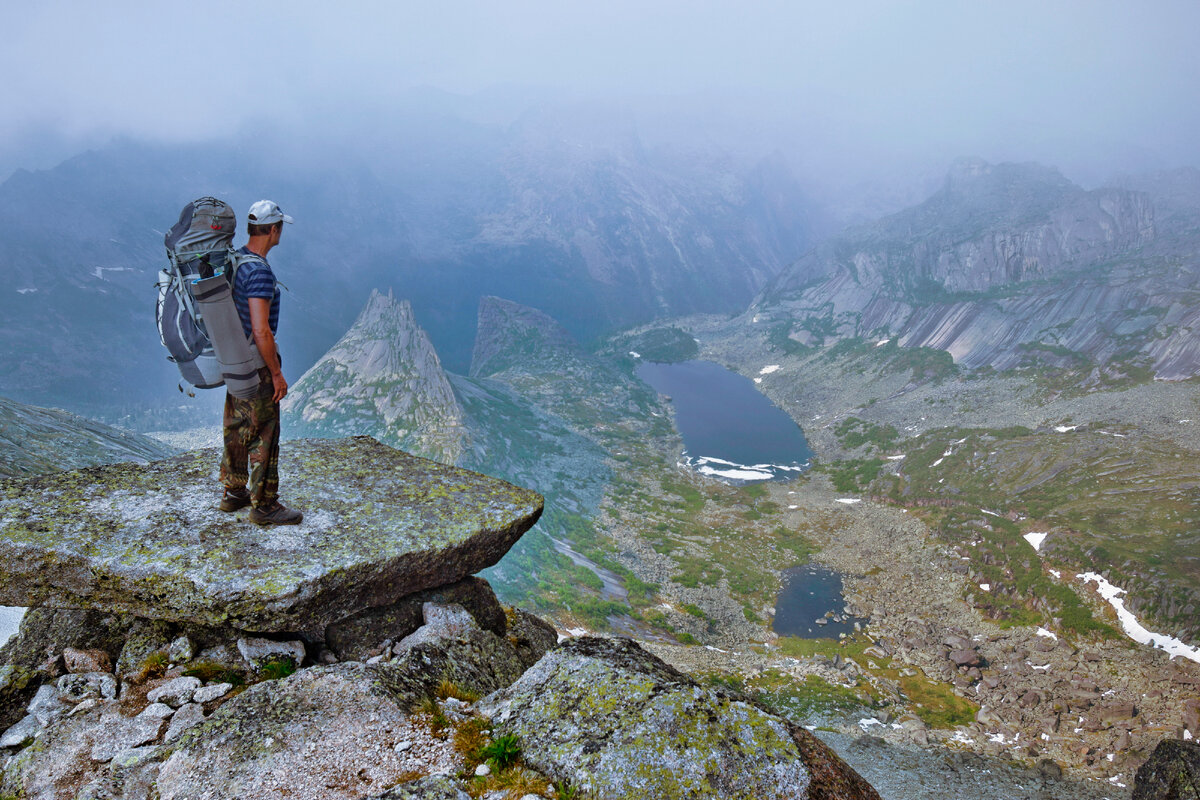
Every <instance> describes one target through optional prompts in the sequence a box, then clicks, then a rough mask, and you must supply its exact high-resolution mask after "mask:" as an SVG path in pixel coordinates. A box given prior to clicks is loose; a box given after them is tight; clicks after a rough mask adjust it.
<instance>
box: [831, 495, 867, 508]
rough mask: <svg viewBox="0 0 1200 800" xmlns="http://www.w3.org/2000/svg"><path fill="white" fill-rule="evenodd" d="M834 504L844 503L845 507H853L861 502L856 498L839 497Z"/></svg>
mask: <svg viewBox="0 0 1200 800" xmlns="http://www.w3.org/2000/svg"><path fill="white" fill-rule="evenodd" d="M834 502H835V503H845V504H846V505H848V506H852V505H854V504H855V503H861V502H862V499H861V498H858V497H839V498H838V499H837V500H835V501H834Z"/></svg>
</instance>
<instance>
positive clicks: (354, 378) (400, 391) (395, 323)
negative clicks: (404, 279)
mask: <svg viewBox="0 0 1200 800" xmlns="http://www.w3.org/2000/svg"><path fill="white" fill-rule="evenodd" d="M283 409H284V412H285V413H287V414H288V415H289V416H290V417H291V418H292V422H293V425H294V426H295V427H296V428H298V429H299V430H300V431H302V432H303V433H302V434H301V435H308V436H349V435H354V434H357V433H364V432H374V431H376V430H382V431H384V433H383V438H384V439H385V441H387V442H389V443H392V444H397V445H399V446H401V447H404V448H406V449H412V450H414V451H415V452H417V453H419V454H421V455H426V456H429V457H431V458H436V459H438V460H442V461H447V462H453V461H455V460H456V459H457V458H458V457H459V455H461V453H462V448H463V441H462V439H463V429H462V417H463V411H462V408H461V407H460V406H459V404H458V400H457V399H455V397H454V391H453V389H451V387H450V381H449V379H448V378H447V377H446V373H445V371H444V370H443V369H442V364H441V361H440V360H439V359H438V355H437V352H436V351H435V350H434V349H433V344H432V343H431V342H430V341H429V336H428V335H426V333H425V331H424V330H422V329H421V327H420V326H419V325H418V324H417V321H416V317H414V316H413V311H412V305H411V304H409V302H408V300H397V299H396V298H395V296H394V295H393V294H392V292H391V291H389V292H388V293H387V294H383V293H382V292H380V291H379V290H377V289H376V290H373V291H372V292H371V295H370V297H368V298H367V302H366V305H364V306H363V309H362V311H361V312H359V315H358V319H356V320H355V321H354V325H353V326H351V328H350V330H348V331H346V334H345V335H344V336H343V337H342V338H341V339H340V340H339V341H338V343H337V344H335V345H334V346H333V347H332V348H331V349H330V350H329V352H328V353H326V354H325V355H324V356H322V357H321V359H320V360H319V361H317V363H316V364H314V365H313V366H312V368H311V369H310V370H309V371H308V372H306V373H304V375H303V376H301V378H300V380H299V381H297V383H296V384H295V386H293V387H292V389H291V391H290V392H289V393H288V396H287V398H285V400H284V403H283Z"/></svg>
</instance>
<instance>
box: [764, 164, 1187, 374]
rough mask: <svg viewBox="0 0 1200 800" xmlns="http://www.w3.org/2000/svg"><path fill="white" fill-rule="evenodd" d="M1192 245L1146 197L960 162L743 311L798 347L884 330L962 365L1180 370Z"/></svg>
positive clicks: (1027, 168)
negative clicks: (937, 185) (925, 195)
mask: <svg viewBox="0 0 1200 800" xmlns="http://www.w3.org/2000/svg"><path fill="white" fill-rule="evenodd" d="M1179 194H1180V193H1179V192H1178V191H1177V192H1176V195H1179ZM1182 196H1183V197H1184V199H1185V201H1186V199H1187V198H1188V197H1189V195H1187V194H1186V193H1184V194H1183V195H1182ZM1198 196H1200V195H1198ZM1196 241H1197V237H1196V236H1194V235H1192V236H1191V238H1189V237H1188V236H1187V235H1183V234H1181V232H1180V230H1179V226H1178V225H1177V224H1175V223H1174V222H1173V223H1172V225H1171V226H1170V227H1169V230H1168V232H1167V233H1166V234H1164V233H1163V232H1162V231H1160V230H1159V228H1158V226H1157V225H1156V222H1155V201H1154V198H1153V196H1152V195H1150V194H1146V193H1143V192H1137V191H1131V190H1129V189H1123V188H1117V187H1107V188H1103V189H1098V190H1094V191H1084V190H1083V189H1081V188H1079V187H1077V186H1075V185H1073V184H1071V183H1070V182H1069V181H1067V180H1066V179H1065V178H1063V177H1062V176H1061V175H1060V174H1059V173H1058V172H1057V171H1055V170H1051V169H1049V168H1046V167H1041V166H1038V165H1027V164H1001V165H989V164H986V163H984V162H981V161H978V160H969V161H963V162H960V163H958V164H957V165H956V166H955V168H954V169H953V170H952V171H951V173H950V175H949V176H948V178H947V180H946V184H945V186H944V187H943V189H942V190H941V191H939V192H938V193H936V194H935V195H934V196H933V197H931V198H930V199H929V200H927V201H926V202H925V203H922V204H920V205H918V206H915V207H913V208H910V209H907V210H905V211H902V212H900V213H898V214H895V215H892V216H890V217H887V218H885V219H883V220H880V221H878V222H876V223H872V224H870V225H865V226H859V227H856V228H853V229H851V230H848V231H847V232H845V233H844V234H842V235H841V236H839V237H835V239H833V240H832V241H829V242H827V243H825V244H824V245H822V246H820V247H819V248H817V249H816V250H814V251H812V252H810V253H809V254H808V255H806V256H805V257H804V258H802V259H800V261H798V262H796V264H794V265H792V266H791V267H789V268H788V269H787V270H784V271H783V272H782V273H780V275H779V276H778V277H777V278H776V279H775V280H774V281H772V282H771V284H769V285H768V286H767V287H766V288H765V289H764V290H763V292H762V293H761V294H760V295H759V297H758V298H757V299H756V300H755V302H754V304H752V306H751V308H750V312H749V316H750V317H751V318H754V319H758V320H759V322H760V323H763V324H780V323H782V324H785V325H786V326H787V332H788V335H789V336H791V338H792V339H794V340H795V341H797V342H799V343H800V344H802V345H819V344H825V343H831V342H833V341H836V340H839V339H845V338H854V337H858V338H864V339H872V340H883V339H893V338H894V339H896V340H897V341H898V342H899V344H901V345H902V346H905V347H930V348H935V349H938V350H944V351H946V352H948V353H950V354H951V355H952V356H953V358H954V360H955V362H957V363H958V364H960V365H962V366H965V367H968V368H981V367H991V368H994V369H998V370H1005V369H1011V368H1014V367H1019V366H1023V365H1030V364H1034V363H1049V364H1052V365H1056V366H1073V367H1077V368H1078V367H1082V368H1088V367H1089V365H1091V366H1093V367H1094V368H1096V369H1108V368H1110V367H1111V368H1113V369H1116V370H1117V371H1118V372H1126V373H1128V372H1131V371H1135V372H1136V371H1137V370H1151V371H1152V373H1153V375H1154V376H1156V377H1158V378H1162V379H1168V380H1177V379H1183V378H1188V377H1191V376H1192V375H1194V374H1195V373H1196V371H1197V369H1198V368H1200V337H1197V336H1196V335H1194V334H1193V331H1200V308H1198V305H1197V302H1196V301H1197V299H1200V294H1198V292H1200V264H1198V263H1197V262H1196V261H1195V260H1194V258H1191V257H1189V256H1188V254H1189V253H1193V252H1195V251H1194V247H1195V243H1196ZM1181 259H1182V260H1181Z"/></svg>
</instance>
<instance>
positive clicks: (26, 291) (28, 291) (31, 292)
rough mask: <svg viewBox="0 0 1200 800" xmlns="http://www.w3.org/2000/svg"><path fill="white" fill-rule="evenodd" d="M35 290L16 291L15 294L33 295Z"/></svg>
mask: <svg viewBox="0 0 1200 800" xmlns="http://www.w3.org/2000/svg"><path fill="white" fill-rule="evenodd" d="M36 291H37V289H17V294H33V293H34V292H36Z"/></svg>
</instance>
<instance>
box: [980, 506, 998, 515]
mask: <svg viewBox="0 0 1200 800" xmlns="http://www.w3.org/2000/svg"><path fill="white" fill-rule="evenodd" d="M979 510H980V511H982V512H983V513H984V514H987V515H988V516H989V517H998V516H1000V515H999V514H997V513H996V512H995V511H988V510H987V509H986V508H981V509H979Z"/></svg>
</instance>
